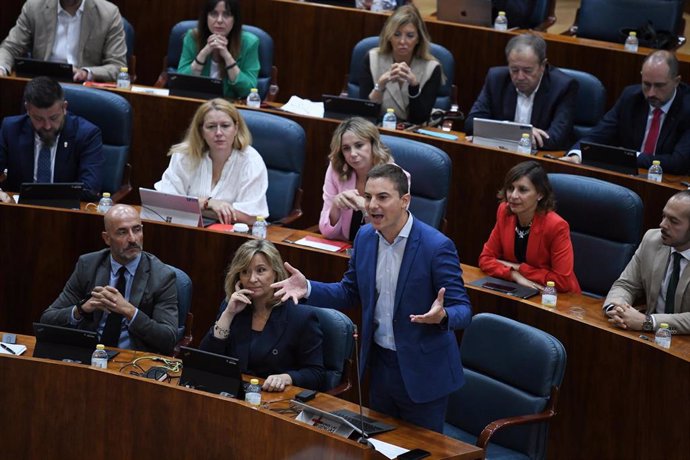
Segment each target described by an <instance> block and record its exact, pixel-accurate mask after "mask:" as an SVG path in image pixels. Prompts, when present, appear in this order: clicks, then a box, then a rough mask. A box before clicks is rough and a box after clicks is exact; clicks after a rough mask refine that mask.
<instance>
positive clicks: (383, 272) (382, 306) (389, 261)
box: [374, 213, 413, 350]
mask: <svg viewBox="0 0 690 460" xmlns="http://www.w3.org/2000/svg"><path fill="white" fill-rule="evenodd" d="M412 221H413V217H412V214H410V213H408V218H407V222H406V223H405V225H404V226H403V228H402V229H401V230H400V233H399V234H398V236H396V237H395V239H394V240H393V243H390V244H389V243H388V241H386V239H385V238H384V237H383V235H382V234H381V233H379V232H376V233H377V234H378V235H379V248H378V256H377V258H376V309H375V310H374V322H375V323H376V325H377V327H376V329H375V331H374V341H375V342H376V344H377V345H379V346H380V347H382V348H387V349H389V350H395V336H394V333H393V315H394V313H395V291H396V290H397V287H398V275H399V274H400V265H401V264H402V260H403V256H404V255H405V247H406V246H407V239H408V237H409V236H410V231H411V230H412Z"/></svg>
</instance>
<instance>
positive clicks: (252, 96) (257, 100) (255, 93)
mask: <svg viewBox="0 0 690 460" xmlns="http://www.w3.org/2000/svg"><path fill="white" fill-rule="evenodd" d="M247 107H251V108H253V109H258V108H260V107H261V96H259V90H258V89H256V88H252V89H251V91H249V95H248V96H247Z"/></svg>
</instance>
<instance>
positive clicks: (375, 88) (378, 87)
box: [374, 83, 386, 93]
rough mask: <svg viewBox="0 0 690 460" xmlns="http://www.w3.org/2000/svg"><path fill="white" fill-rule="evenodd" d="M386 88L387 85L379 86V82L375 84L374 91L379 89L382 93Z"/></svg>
mask: <svg viewBox="0 0 690 460" xmlns="http://www.w3.org/2000/svg"><path fill="white" fill-rule="evenodd" d="M385 90H386V87H385V86H384V87H383V88H381V87H380V86H379V84H378V83H376V84H375V85H374V91H378V92H379V93H382V92H384V91H385Z"/></svg>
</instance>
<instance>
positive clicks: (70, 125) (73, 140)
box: [0, 112, 104, 201]
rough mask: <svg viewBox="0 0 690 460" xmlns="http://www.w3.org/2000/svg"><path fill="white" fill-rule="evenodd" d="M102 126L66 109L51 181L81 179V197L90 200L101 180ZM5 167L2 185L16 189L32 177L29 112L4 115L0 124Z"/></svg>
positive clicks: (0, 167) (2, 165) (0, 157)
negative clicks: (4, 177)
mask: <svg viewBox="0 0 690 460" xmlns="http://www.w3.org/2000/svg"><path fill="white" fill-rule="evenodd" d="M103 162H104V157H103V141H102V140H101V130H100V129H99V128H98V127H96V125H94V124H92V123H91V122H89V121H87V120H85V119H83V118H81V117H78V116H76V115H72V114H71V113H69V112H68V113H67V115H66V116H65V124H64V127H63V128H62V132H61V133H60V137H59V139H58V147H57V152H56V153H55V171H54V172H53V182H82V183H83V184H84V193H83V196H82V198H83V199H84V200H87V201H93V200H94V199H95V198H96V197H97V195H98V194H99V193H100V192H101V183H102V181H103ZM5 168H7V180H6V181H5V182H4V185H3V188H5V189H7V190H10V191H13V192H18V191H19V186H20V185H21V184H22V183H23V182H33V181H34V128H33V125H32V124H31V120H30V119H29V116H28V115H17V116H12V117H6V118H5V119H4V120H3V122H2V128H0V171H2V170H4V169H5Z"/></svg>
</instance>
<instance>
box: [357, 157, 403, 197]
mask: <svg viewBox="0 0 690 460" xmlns="http://www.w3.org/2000/svg"><path fill="white" fill-rule="evenodd" d="M380 178H384V179H388V180H389V181H391V182H393V186H394V187H395V190H397V191H398V193H399V194H400V196H404V195H407V194H408V193H410V185H409V182H408V180H407V175H405V171H403V169H402V168H401V167H400V166H398V165H396V164H393V163H388V164H383V165H378V166H374V167H373V168H371V169H370V170H369V173H368V174H367V181H369V179H380Z"/></svg>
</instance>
